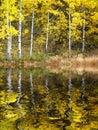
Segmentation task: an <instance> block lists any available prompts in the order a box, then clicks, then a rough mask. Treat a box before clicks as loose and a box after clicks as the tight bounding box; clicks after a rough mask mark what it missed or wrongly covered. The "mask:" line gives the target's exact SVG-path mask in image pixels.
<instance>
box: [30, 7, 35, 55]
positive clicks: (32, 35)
mask: <svg viewBox="0 0 98 130" xmlns="http://www.w3.org/2000/svg"><path fill="white" fill-rule="evenodd" d="M33 43H34V9H33V12H32V26H31V44H30V56H32V48H33Z"/></svg>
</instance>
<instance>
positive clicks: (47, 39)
mask: <svg viewBox="0 0 98 130" xmlns="http://www.w3.org/2000/svg"><path fill="white" fill-rule="evenodd" d="M47 16H48V21H47V34H46V53H47V52H48V42H49V20H50V13H49V12H48V14H47Z"/></svg>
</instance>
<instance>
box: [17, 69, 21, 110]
mask: <svg viewBox="0 0 98 130" xmlns="http://www.w3.org/2000/svg"><path fill="white" fill-rule="evenodd" d="M21 75H22V73H21V70H19V72H18V95H19V96H18V99H17V105H18V106H19V107H21V104H20V99H21V97H22V90H21Z"/></svg>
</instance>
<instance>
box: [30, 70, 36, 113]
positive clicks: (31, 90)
mask: <svg viewBox="0 0 98 130" xmlns="http://www.w3.org/2000/svg"><path fill="white" fill-rule="evenodd" d="M32 78H33V77H32V73H31V72H30V93H31V103H32V105H33V106H31V110H32V113H34V112H35V110H34V106H35V101H34V85H33V80H32Z"/></svg>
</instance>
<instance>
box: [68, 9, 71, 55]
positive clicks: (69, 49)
mask: <svg viewBox="0 0 98 130" xmlns="http://www.w3.org/2000/svg"><path fill="white" fill-rule="evenodd" d="M68 21H69V34H68V41H69V42H68V43H69V45H68V51H69V55H70V53H71V11H70V9H69V13H68Z"/></svg>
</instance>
